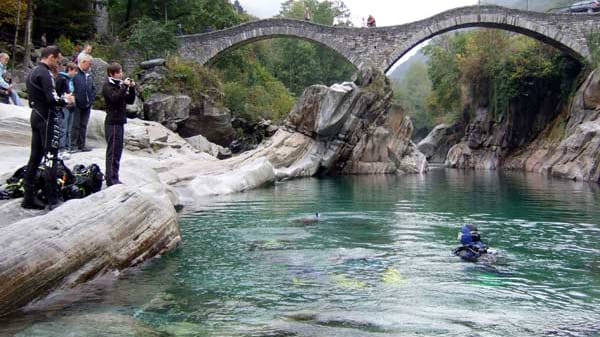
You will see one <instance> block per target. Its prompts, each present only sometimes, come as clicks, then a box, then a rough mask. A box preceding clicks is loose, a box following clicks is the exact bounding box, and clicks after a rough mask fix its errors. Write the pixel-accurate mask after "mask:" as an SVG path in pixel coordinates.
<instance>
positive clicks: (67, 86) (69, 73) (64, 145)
mask: <svg viewBox="0 0 600 337" xmlns="http://www.w3.org/2000/svg"><path fill="white" fill-rule="evenodd" d="M78 69H79V68H77V65H76V64H75V63H73V62H69V63H67V65H66V67H65V71H61V72H59V73H58V76H57V77H56V91H57V92H58V95H59V96H60V95H62V94H63V93H68V94H72V93H73V92H74V91H75V85H74V84H73V78H74V77H75V75H77V70H78ZM74 112H75V107H74V106H73V105H72V104H70V105H67V106H66V107H63V108H62V123H61V128H60V150H61V151H70V150H71V129H72V128H73V114H74Z"/></svg>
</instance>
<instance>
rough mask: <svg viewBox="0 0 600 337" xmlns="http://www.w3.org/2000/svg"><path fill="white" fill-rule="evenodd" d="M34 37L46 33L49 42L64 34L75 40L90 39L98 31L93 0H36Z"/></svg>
mask: <svg viewBox="0 0 600 337" xmlns="http://www.w3.org/2000/svg"><path fill="white" fill-rule="evenodd" d="M34 15H35V19H34V27H35V30H34V34H33V37H35V38H36V39H38V38H39V37H40V36H41V35H42V33H46V38H47V39H48V42H52V41H54V40H55V39H57V38H58V37H59V36H61V35H64V36H66V37H68V38H69V39H71V40H73V41H87V40H90V39H91V38H92V37H93V36H94V34H95V33H96V22H95V19H96V12H95V10H94V7H93V0H61V1H55V0H36V1H35V12H34Z"/></svg>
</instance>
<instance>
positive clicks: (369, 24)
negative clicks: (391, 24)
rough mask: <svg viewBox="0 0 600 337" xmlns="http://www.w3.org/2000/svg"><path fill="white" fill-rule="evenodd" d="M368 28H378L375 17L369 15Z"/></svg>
mask: <svg viewBox="0 0 600 337" xmlns="http://www.w3.org/2000/svg"><path fill="white" fill-rule="evenodd" d="M367 27H369V28H370V27H377V24H376V23H375V18H374V17H373V15H370V14H369V17H368V18H367Z"/></svg>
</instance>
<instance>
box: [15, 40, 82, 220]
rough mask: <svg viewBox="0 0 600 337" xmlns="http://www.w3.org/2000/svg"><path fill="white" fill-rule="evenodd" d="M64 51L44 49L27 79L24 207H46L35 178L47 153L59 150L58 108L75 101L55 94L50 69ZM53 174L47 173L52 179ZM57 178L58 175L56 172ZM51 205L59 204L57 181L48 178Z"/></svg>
mask: <svg viewBox="0 0 600 337" xmlns="http://www.w3.org/2000/svg"><path fill="white" fill-rule="evenodd" d="M61 59H62V54H61V52H60V49H58V47H56V46H49V47H46V48H44V49H43V50H42V55H41V61H40V64H39V65H38V66H37V67H35V68H34V69H33V70H32V71H31V73H30V74H29V77H28V78H27V92H28V93H29V106H30V107H31V118H30V123H31V154H30V156H29V162H28V163H27V170H26V171H25V177H24V179H23V180H24V182H23V187H24V190H25V191H24V193H25V197H24V198H23V203H22V204H21V206H23V208H30V209H43V208H44V204H42V203H41V202H40V201H39V200H38V199H37V198H36V196H35V192H36V191H35V189H34V179H35V176H36V174H37V171H38V167H39V166H40V163H41V162H42V158H43V157H44V154H46V153H50V156H54V157H56V154H57V152H58V141H56V139H54V138H56V137H53V135H54V131H55V127H54V123H55V120H56V111H57V107H61V106H65V105H67V104H69V103H73V96H72V95H70V94H66V95H64V96H63V97H59V96H58V94H57V93H56V88H55V84H54V78H53V77H52V74H51V69H53V68H55V67H57V66H58V64H59V63H60V60H61ZM51 179H53V178H52V175H51V174H48V175H47V180H51ZM54 179H56V175H54ZM46 185H47V186H48V187H51V188H47V191H46V192H47V194H48V195H47V197H48V204H49V207H50V208H51V209H52V208H53V207H54V206H55V205H57V204H58V199H57V195H56V194H55V193H53V192H57V191H54V189H55V188H56V181H48V182H47V184H46Z"/></svg>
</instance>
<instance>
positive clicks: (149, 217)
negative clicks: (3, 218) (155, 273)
mask: <svg viewBox="0 0 600 337" xmlns="http://www.w3.org/2000/svg"><path fill="white" fill-rule="evenodd" d="M155 188H157V191H156V193H155V195H156V196H155V197H151V196H149V194H146V193H143V192H142V191H140V190H137V189H135V188H131V187H127V186H125V185H115V186H113V187H111V188H109V189H107V190H105V191H101V192H98V193H96V194H93V195H91V196H89V197H87V198H85V199H80V200H72V201H69V202H68V203H65V204H64V205H62V206H61V207H59V208H57V209H55V210H54V211H52V212H48V213H46V214H43V213H41V212H39V213H38V215H37V216H34V217H28V218H26V219H22V220H19V221H16V222H12V223H4V224H2V225H1V226H0V232H1V233H2V235H1V236H0V280H2V282H0V303H1V305H0V315H2V314H7V313H9V312H11V311H13V310H15V309H18V308H20V307H22V306H24V305H26V304H28V303H29V302H31V301H33V300H35V299H39V298H42V297H43V296H45V295H47V294H48V293H49V292H50V291H52V290H54V289H57V288H61V287H67V288H68V287H73V286H76V285H77V284H79V283H82V282H85V281H87V280H90V279H92V278H94V277H95V276H97V275H100V274H102V273H104V272H106V271H109V270H120V269H124V268H127V267H130V266H133V265H136V264H138V263H140V262H142V261H144V260H146V259H148V258H150V257H153V256H155V255H157V254H160V253H162V252H164V251H167V250H170V249H172V248H174V247H175V246H176V245H177V244H178V243H179V241H180V240H181V237H180V234H179V226H178V224H177V219H176V214H175V210H174V208H173V207H172V206H170V202H169V201H168V200H167V202H165V201H164V200H161V199H162V198H166V195H165V194H163V193H160V192H159V191H158V189H160V188H161V187H160V186H155ZM4 207H8V208H17V211H20V210H21V209H20V206H19V204H15V203H12V204H9V205H8V206H4Z"/></svg>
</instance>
